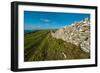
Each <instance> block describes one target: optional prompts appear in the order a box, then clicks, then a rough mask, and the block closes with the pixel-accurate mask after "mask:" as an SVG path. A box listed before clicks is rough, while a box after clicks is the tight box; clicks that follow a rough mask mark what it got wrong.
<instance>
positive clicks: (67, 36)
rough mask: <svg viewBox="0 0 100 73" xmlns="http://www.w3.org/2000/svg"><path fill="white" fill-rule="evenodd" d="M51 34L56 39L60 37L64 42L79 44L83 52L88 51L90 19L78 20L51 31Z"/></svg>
mask: <svg viewBox="0 0 100 73" xmlns="http://www.w3.org/2000/svg"><path fill="white" fill-rule="evenodd" d="M51 35H52V36H53V37H54V38H56V39H62V40H64V41H66V42H70V43H73V44H75V45H77V46H80V47H81V49H82V50H83V51H85V52H90V19H89V18H85V19H84V20H82V21H80V22H75V23H73V24H72V25H70V26H65V27H63V28H61V29H58V30H57V31H56V32H52V31H51Z"/></svg>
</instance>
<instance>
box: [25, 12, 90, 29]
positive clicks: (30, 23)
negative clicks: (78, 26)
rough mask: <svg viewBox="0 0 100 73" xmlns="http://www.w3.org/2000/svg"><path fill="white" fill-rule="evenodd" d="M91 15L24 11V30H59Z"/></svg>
mask: <svg viewBox="0 0 100 73" xmlns="http://www.w3.org/2000/svg"><path fill="white" fill-rule="evenodd" d="M87 17H88V18H90V14H82V13H58V12H35V11H24V30H42V29H59V28H62V27H63V26H68V25H71V24H72V23H74V22H75V21H76V22H77V21H81V20H83V19H84V18H87Z"/></svg>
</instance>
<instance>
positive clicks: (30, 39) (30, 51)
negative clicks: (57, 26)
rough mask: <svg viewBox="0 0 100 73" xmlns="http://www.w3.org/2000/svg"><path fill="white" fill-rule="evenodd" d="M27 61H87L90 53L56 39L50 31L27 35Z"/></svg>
mask: <svg viewBox="0 0 100 73" xmlns="http://www.w3.org/2000/svg"><path fill="white" fill-rule="evenodd" d="M24 41H25V44H24V45H25V51H24V52H25V54H24V60H25V61H44V60H64V59H86V58H89V53H86V52H84V51H82V50H81V49H80V46H76V45H74V44H71V43H68V42H65V41H63V40H61V39H55V38H53V37H52V36H51V35H50V31H48V30H45V31H37V32H35V33H30V34H25V37H24Z"/></svg>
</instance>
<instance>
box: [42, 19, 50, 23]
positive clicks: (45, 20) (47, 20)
mask: <svg viewBox="0 0 100 73" xmlns="http://www.w3.org/2000/svg"><path fill="white" fill-rule="evenodd" d="M40 20H41V21H43V22H50V20H49V19H42V18H41V19H40Z"/></svg>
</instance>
